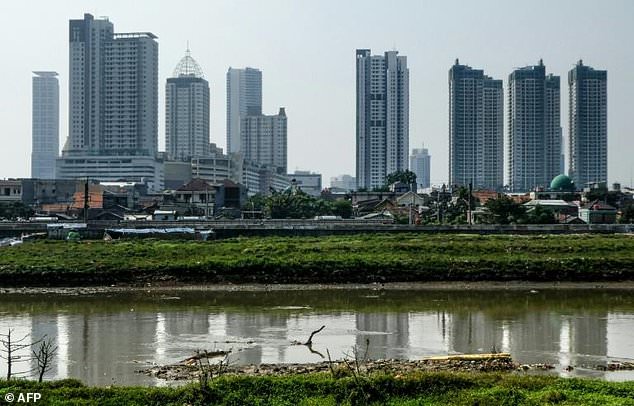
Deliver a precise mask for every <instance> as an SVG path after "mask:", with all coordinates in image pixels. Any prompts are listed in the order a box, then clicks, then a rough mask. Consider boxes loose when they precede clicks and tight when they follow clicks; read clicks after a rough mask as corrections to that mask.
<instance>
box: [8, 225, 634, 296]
mask: <svg viewBox="0 0 634 406" xmlns="http://www.w3.org/2000/svg"><path fill="white" fill-rule="evenodd" d="M624 279H628V280H634V237H632V236H628V235H551V236H533V235H531V236H507V235H503V236H499V235H488V236H478V235H449V234H446V235H424V234H398V235H396V234H371V235H370V234H367V235H353V236H328V237H250V238H234V239H228V240H219V241H213V242H194V241H153V240H139V241H119V242H109V243H107V242H102V241H88V242H81V243H66V242H61V241H38V242H33V243H25V244H22V245H19V246H15V247H6V248H2V249H0V284H2V285H5V286H6V285H14V286H20V285H24V284H26V285H29V284H38V283H39V284H51V285H56V284H57V285H69V284H70V285H94V284H110V283H118V282H123V283H135V282H143V281H146V280H147V281H152V280H177V281H180V282H209V283H214V282H234V283H258V282H259V283H346V282H352V283H367V282H405V281H450V280H465V281H473V280H527V281H563V280H574V281H602V280H624Z"/></svg>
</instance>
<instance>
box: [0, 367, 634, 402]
mask: <svg viewBox="0 0 634 406" xmlns="http://www.w3.org/2000/svg"><path fill="white" fill-rule="evenodd" d="M26 392H39V393H41V395H42V398H41V400H40V401H39V402H38V404H42V405H128V406H134V405H184V404H188V405H202V404H221V405H293V406H295V405H333V406H334V405H340V404H343V405H345V404H352V405H355V404H358V405H363V404H377V405H378V404H381V405H384V404H388V405H422V404H425V405H448V404H452V405H474V404H477V405H489V404H490V405H493V404H495V405H535V404H561V405H585V404H592V405H608V404H609V405H634V382H626V383H614V382H605V381H598V380H585V379H564V378H557V377H552V376H517V375H510V374H464V373H458V374H448V373H422V374H414V375H408V376H402V377H393V376H387V375H372V376H369V377H366V376H363V377H360V378H359V379H358V380H355V379H353V378H351V377H347V378H339V379H335V378H332V377H331V375H328V374H315V375H303V376H286V377H221V378H217V379H214V380H213V381H212V382H211V384H210V386H209V389H208V390H207V391H206V392H207V393H206V394H205V395H203V393H202V391H201V390H200V387H199V385H197V384H192V385H188V386H184V387H178V388H139V387H112V388H96V387H86V386H83V385H82V384H81V383H79V382H77V381H72V380H65V381H58V382H50V383H43V384H37V383H33V382H26V381H11V382H6V381H2V380H0V399H4V398H5V395H6V394H7V393H12V394H13V395H15V396H17V395H18V394H19V393H26ZM16 400H17V397H16ZM0 403H3V401H2V400H0Z"/></svg>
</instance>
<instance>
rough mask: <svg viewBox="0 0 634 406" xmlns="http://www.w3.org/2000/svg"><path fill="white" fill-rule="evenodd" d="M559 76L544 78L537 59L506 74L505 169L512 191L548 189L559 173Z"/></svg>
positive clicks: (544, 75)
mask: <svg viewBox="0 0 634 406" xmlns="http://www.w3.org/2000/svg"><path fill="white" fill-rule="evenodd" d="M559 93H560V90H559V77H558V76H553V75H548V76H546V68H545V66H544V63H543V62H542V61H541V60H540V61H539V64H538V65H536V66H527V67H524V68H519V69H516V70H515V71H513V72H512V73H511V74H510V75H509V91H508V109H509V121H508V136H509V140H508V170H509V186H510V188H511V190H512V191H514V192H524V191H529V190H532V189H534V188H536V187H548V185H549V184H550V181H551V180H552V179H553V178H554V177H555V176H557V175H558V174H559V169H560V162H561V125H560V111H561V110H560V109H561V107H560V103H559V97H560V96H559Z"/></svg>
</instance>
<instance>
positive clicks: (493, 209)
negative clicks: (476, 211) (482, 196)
mask: <svg viewBox="0 0 634 406" xmlns="http://www.w3.org/2000/svg"><path fill="white" fill-rule="evenodd" d="M484 206H485V207H486V208H487V209H489V212H490V213H491V218H490V219H489V221H488V222H489V223H492V224H513V223H518V222H520V221H521V220H522V219H523V218H524V216H525V214H526V209H525V208H524V206H522V205H521V204H519V203H517V202H515V201H514V200H513V199H511V198H510V197H508V196H505V195H501V196H499V197H498V198H497V199H490V200H489V201H487V202H486V204H485V205H484Z"/></svg>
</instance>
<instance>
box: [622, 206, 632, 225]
mask: <svg viewBox="0 0 634 406" xmlns="http://www.w3.org/2000/svg"><path fill="white" fill-rule="evenodd" d="M619 223H621V224H632V223H634V204H630V205H628V206H625V207H624V208H623V210H621V217H620V218H619Z"/></svg>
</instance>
